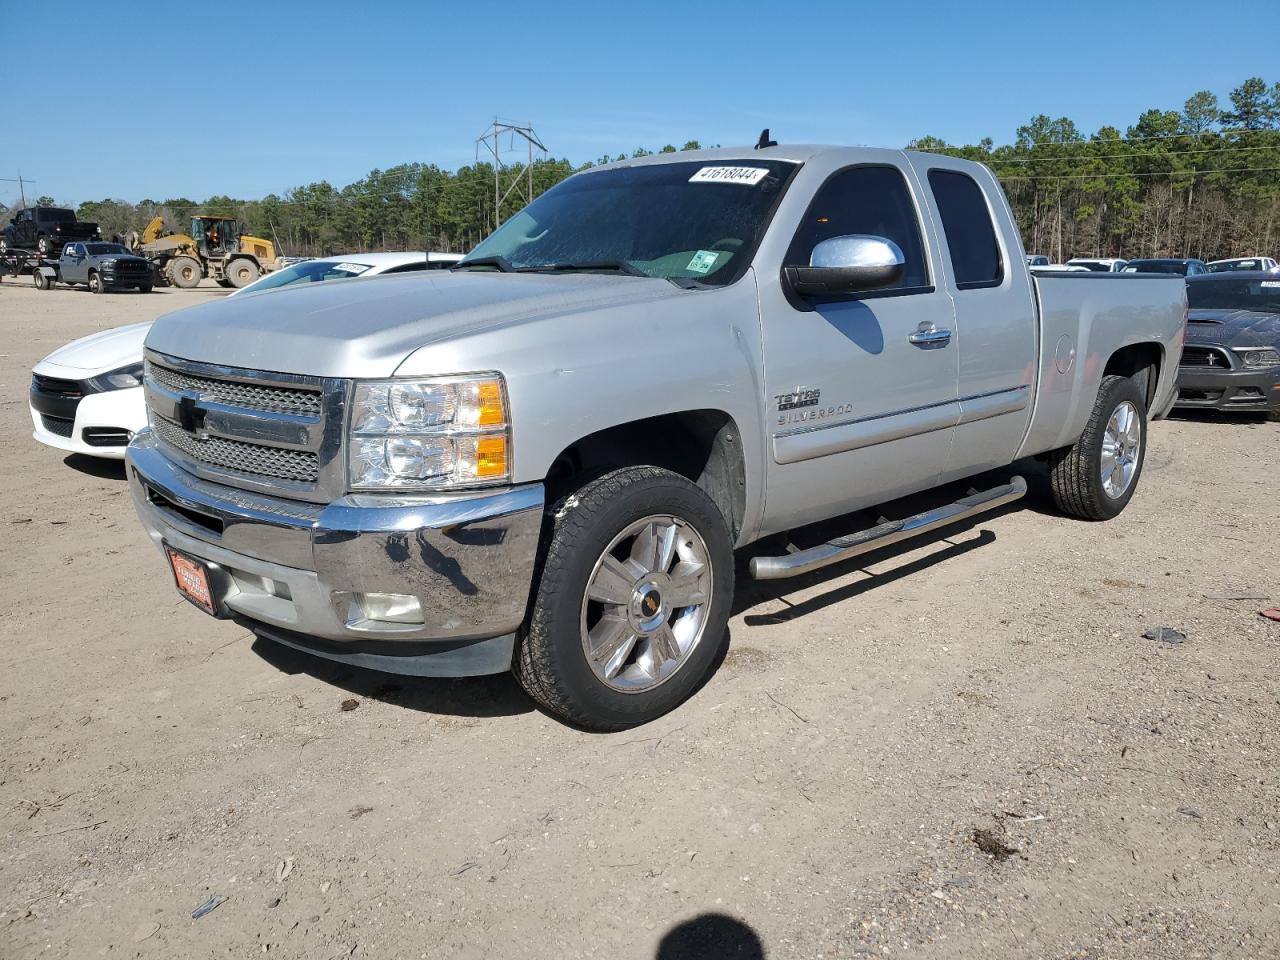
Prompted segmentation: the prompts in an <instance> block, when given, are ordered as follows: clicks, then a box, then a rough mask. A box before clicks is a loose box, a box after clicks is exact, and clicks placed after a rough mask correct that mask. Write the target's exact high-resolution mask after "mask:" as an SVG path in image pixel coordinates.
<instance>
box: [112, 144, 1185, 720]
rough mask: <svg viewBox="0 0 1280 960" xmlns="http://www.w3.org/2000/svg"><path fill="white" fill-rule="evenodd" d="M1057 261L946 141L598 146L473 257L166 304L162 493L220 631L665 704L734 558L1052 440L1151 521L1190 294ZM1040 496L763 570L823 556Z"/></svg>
mask: <svg viewBox="0 0 1280 960" xmlns="http://www.w3.org/2000/svg"><path fill="white" fill-rule="evenodd" d="M1023 258H1024V253H1023V250H1022V247H1021V244H1020V242H1019V238H1018V231H1017V228H1016V226H1015V224H1014V221H1013V219H1012V217H1011V215H1010V211H1009V208H1008V205H1007V203H1006V201H1005V198H1004V195H1003V193H1002V191H1001V189H1000V187H999V184H998V183H997V181H996V179H995V178H994V177H993V176H992V174H991V172H990V171H989V170H988V169H986V168H985V167H983V166H981V165H978V164H975V163H970V162H966V161H961V160H956V159H951V158H948V157H942V156H935V155H930V154H920V153H904V152H901V151H893V150H874V149H848V148H837V147H819V146H768V147H766V148H763V149H757V150H751V149H720V150H711V151H702V152H696V153H680V154H667V155H660V156H655V157H646V158H642V159H636V160H630V161H624V162H620V163H616V164H610V165H606V166H602V167H598V168H595V169H592V170H589V171H587V172H583V173H580V174H578V175H576V176H574V177H571V178H570V179H568V180H566V181H565V182H563V183H561V184H560V185H558V186H556V187H555V188H553V189H551V190H549V191H548V192H546V193H545V194H543V195H542V196H541V197H539V198H538V199H537V200H536V201H534V202H533V203H532V204H530V205H529V207H527V208H526V209H525V210H524V211H522V212H521V213H519V214H518V215H516V216H515V217H513V218H511V219H510V220H509V221H508V222H507V223H505V224H503V225H502V227H501V228H500V229H498V230H497V231H496V232H495V233H494V234H493V235H492V236H490V237H489V238H488V239H487V240H485V241H484V242H483V243H482V244H480V246H479V247H477V248H476V250H474V251H473V252H472V253H471V255H469V256H468V257H467V258H466V259H464V260H463V261H462V262H461V263H460V264H459V265H458V266H457V267H456V268H455V269H454V270H452V271H451V272H448V273H443V272H441V273H435V272H433V273H427V274H418V275H413V276H405V277H392V278H381V279H379V280H378V281H376V282H372V281H366V280H359V279H356V280H343V281H336V282H333V283H326V284H315V285H309V284H308V285H303V286H301V287H299V288H288V289H285V290H282V291H280V292H277V293H269V294H266V295H263V296H259V297H246V298H235V299H233V300H227V301H224V302H214V303H208V304H204V305H200V306H196V307H192V308H190V309H187V310H183V311H180V312H178V313H174V314H170V315H168V316H165V317H162V318H161V319H160V320H159V321H157V322H156V324H155V326H154V327H152V329H151V332H150V334H149V335H148V337H147V341H146V364H147V367H146V374H145V391H146V396H147V404H148V409H149V416H150V429H149V430H147V431H143V432H141V433H139V434H138V435H137V437H136V438H135V439H134V441H133V443H132V444H131V445H130V448H129V452H128V473H129V478H130V482H131V488H132V491H133V496H134V499H135V502H136V505H137V509H138V513H139V515H140V516H141V518H142V521H143V524H144V525H145V526H146V528H147V530H148V532H149V533H150V535H151V538H152V539H153V540H154V541H155V543H156V544H157V546H159V547H161V548H162V550H163V551H164V554H165V556H166V557H167V559H168V562H169V564H170V567H171V569H172V572H173V577H174V581H175V583H176V584H177V587H178V589H179V591H180V592H181V593H182V594H183V595H184V596H185V597H186V598H187V599H189V600H190V601H191V602H193V603H194V604H196V605H197V606H199V607H201V608H202V609H204V610H205V611H206V612H208V613H210V614H213V615H214V616H218V617H225V618H232V619H235V620H237V621H239V622H241V623H243V624H245V625H247V626H248V627H250V628H251V629H253V630H254V631H255V632H256V633H258V634H259V635H260V636H262V637H266V638H270V639H271V640H274V641H277V642H279V643H283V644H287V645H290V646H293V647H296V648H299V649H302V650H305V651H309V652H311V653H314V654H318V655H320V656H323V657H328V658H331V659H334V660H339V661H343V662H346V663H351V664H357V665H362V666H366V667H371V668H375V669H379V670H385V671H393V672H399V673H406V674H416V675H434V676H464V675H474V674H485V673H493V672H498V671H503V670H508V669H510V670H513V671H514V672H515V674H516V676H517V677H518V678H519V680H520V682H521V684H522V685H523V686H524V688H525V689H526V690H527V691H528V692H529V693H530V694H531V695H532V696H533V697H534V698H535V699H536V700H537V701H538V702H539V703H540V704H542V705H543V706H544V707H545V708H547V709H548V710H550V711H552V712H554V713H556V714H558V715H559V716H561V717H563V718H566V719H567V720H569V721H572V722H574V723H577V724H580V725H582V726H585V727H589V728H594V729H603V730H608V729H619V728H623V727H627V726H630V725H634V724H637V723H642V722H644V721H647V720H650V719H652V718H654V717H656V716H659V715H661V714H662V713H664V712H666V711H668V710H670V709H672V708H673V707H675V706H676V705H677V704H679V703H680V702H681V701H682V700H683V699H684V698H685V697H687V696H688V695H689V694H690V693H691V692H692V691H693V690H694V689H695V688H696V687H697V686H698V684H699V682H700V681H701V680H702V679H703V678H704V677H705V675H706V674H707V672H708V671H709V670H710V669H711V668H712V665H713V664H714V663H715V661H716V656H717V653H718V652H719V650H720V649H721V648H722V646H723V643H724V641H725V636H726V629H725V628H726V622H727V619H728V616H729V611H730V601H731V598H732V594H733V590H734V573H735V571H734V566H735V564H734V559H735V558H734V550H735V548H741V547H744V546H746V545H747V544H750V543H752V542H753V541H757V540H760V539H761V538H763V537H765V536H766V535H771V534H779V535H781V534H785V533H786V532H787V531H792V530H795V529H797V528H800V527H803V526H805V525H807V524H811V523H813V522H814V521H820V520H824V519H827V518H832V517H836V516H839V515H843V514H846V513H850V512H852V511H856V510H859V509H861V508H865V507H869V506H873V505H876V504H879V503H883V502H885V501H889V500H892V499H895V498H899V497H903V496H905V495H908V494H911V493H914V492H918V491H922V490H925V489H928V488H932V487H935V486H938V485H940V484H944V483H947V482H949V481H954V480H958V479H961V478H965V477H969V476H973V475H976V474H980V473H986V472H988V471H992V470H993V469H998V468H1002V467H1005V466H1007V465H1009V464H1012V463H1014V461H1016V460H1019V459H1020V458H1024V457H1029V456H1033V455H1038V456H1043V457H1045V458H1047V460H1048V462H1049V474H1050V477H1051V486H1052V490H1053V494H1054V496H1055V498H1056V501H1057V503H1058V504H1059V505H1060V507H1061V508H1062V509H1063V510H1064V511H1066V512H1068V513H1070V514H1073V515H1075V516H1079V517H1083V518H1088V519H1093V520H1103V519H1108V518H1111V517H1114V516H1115V515H1117V514H1118V513H1120V511H1121V510H1123V509H1124V507H1125V505H1126V504H1127V503H1128V502H1129V499H1130V498H1131V497H1132V496H1133V494H1134V490H1135V488H1136V486H1137V483H1138V479H1139V476H1140V474H1141V470H1142V463H1143V455H1144V452H1145V448H1146V431H1147V422H1148V419H1149V416H1159V415H1162V414H1163V413H1164V412H1166V411H1167V409H1168V408H1169V406H1170V405H1171V404H1172V402H1173V399H1174V395H1175V394H1174V378H1175V374H1176V372H1177V367H1178V357H1179V352H1180V350H1181V345H1182V336H1183V330H1184V326H1185V318H1186V294H1185V284H1184V282H1183V280H1182V278H1181V277H1177V278H1170V277H1159V276H1150V277H1148V276H1141V275H1129V276H1125V275H1119V274H1099V273H1086V272H1081V273H1063V274H1041V275H1037V276H1032V275H1031V274H1030V273H1029V271H1028V269H1027V267H1026V264H1025V261H1024V259H1023ZM1025 489H1026V485H1025V482H1024V481H1023V479H1022V478H1021V477H1018V476H1009V477H1008V479H1007V482H1003V483H999V484H998V485H997V486H995V487H994V488H993V489H988V490H984V491H981V492H979V493H974V494H970V495H968V496H966V497H964V498H963V499H960V500H958V501H956V502H954V503H951V504H948V505H946V506H944V507H942V508H939V509H936V510H931V511H929V512H926V513H923V514H919V515H917V516H913V517H909V518H907V519H904V520H896V521H892V522H885V523H882V524H880V525H879V526H876V527H873V528H871V529H868V530H864V531H862V532H860V533H857V534H853V535H849V536H844V537H841V538H839V539H836V540H832V541H829V542H823V543H820V544H819V545H817V546H810V547H808V548H803V549H802V548H796V547H789V548H788V549H787V550H785V551H782V550H779V551H778V552H777V555H757V556H754V557H753V558H752V559H751V561H750V565H749V569H750V572H751V574H752V575H753V576H755V577H758V578H778V577H786V576H791V575H794V574H797V573H803V572H806V571H810V570H814V569H816V568H818V567H821V566H823V565H825V564H829V563H833V562H836V561H839V560H842V559H844V558H846V557H850V556H854V555H856V554H858V553H861V552H864V551H867V550H870V549H873V548H876V547H879V546H882V545H884V544H887V543H892V542H893V541H895V540H899V539H902V538H904V537H907V536H911V535H913V534H916V533H921V532H924V531H927V530H932V529H934V528H937V527H939V526H941V525H943V524H946V523H950V522H953V521H956V520H959V519H962V518H964V517H968V516H971V515H974V514H976V513H979V512H981V511H983V510H988V509H991V508H993V507H996V506H999V505H1001V504H1004V503H1007V502H1009V501H1012V500H1015V499H1017V498H1018V497H1020V496H1021V495H1022V494H1023V492H1024V491H1025ZM775 539H776V540H782V536H779V537H777V538H775Z"/></svg>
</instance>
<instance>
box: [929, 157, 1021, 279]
mask: <svg viewBox="0 0 1280 960" xmlns="http://www.w3.org/2000/svg"><path fill="white" fill-rule="evenodd" d="M929 188H930V189H931V190H933V199H934V200H935V201H936V202H937V204H938V213H940V214H941V215H942V229H943V232H945V233H946V235H947V247H948V248H949V249H950V250H951V269H952V271H953V272H954V273H955V275H956V286H957V287H958V288H959V289H961V290H971V289H973V288H974V287H994V286H995V285H996V284H998V283H999V282H1000V281H1001V279H1003V277H1004V270H1003V268H1002V267H1001V264H1000V245H999V244H998V243H996V230H995V225H994V224H992V222H991V211H990V210H988V209H987V200H986V197H984V196H983V195H982V188H981V187H979V186H978V185H977V183H975V182H974V180H973V178H972V177H969V176H967V175H965V174H963V173H955V172H954V171H951V170H930V171H929Z"/></svg>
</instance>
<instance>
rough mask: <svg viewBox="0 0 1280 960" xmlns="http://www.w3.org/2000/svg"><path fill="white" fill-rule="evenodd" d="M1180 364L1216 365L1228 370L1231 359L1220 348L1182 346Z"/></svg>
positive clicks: (1220, 368) (1185, 365)
mask: <svg viewBox="0 0 1280 960" xmlns="http://www.w3.org/2000/svg"><path fill="white" fill-rule="evenodd" d="M1180 365H1181V366H1184V367H1211V368H1212V367H1216V368H1217V369H1219V370H1229V369H1230V368H1231V361H1230V360H1229V359H1227V355H1226V354H1225V353H1223V352H1222V351H1221V350H1217V349H1215V348H1213V347H1183V348H1182V360H1181V361H1180Z"/></svg>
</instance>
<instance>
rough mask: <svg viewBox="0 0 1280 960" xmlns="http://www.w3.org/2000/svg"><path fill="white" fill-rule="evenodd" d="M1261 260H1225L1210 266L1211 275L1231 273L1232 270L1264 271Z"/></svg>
mask: <svg viewBox="0 0 1280 960" xmlns="http://www.w3.org/2000/svg"><path fill="white" fill-rule="evenodd" d="M1263 269H1265V267H1264V266H1263V264H1262V261H1261V260H1223V261H1222V262H1221V263H1211V264H1209V272H1210V273H1229V272H1230V271H1232V270H1263Z"/></svg>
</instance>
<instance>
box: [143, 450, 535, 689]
mask: <svg viewBox="0 0 1280 960" xmlns="http://www.w3.org/2000/svg"><path fill="white" fill-rule="evenodd" d="M127 462H128V466H127V471H128V475H129V486H130V489H131V491H132V493H133V500H134V506H135V507H136V508H137V511H138V516H139V517H140V518H141V520H142V523H143V526H145V527H146V529H147V532H148V533H149V534H150V535H151V539H152V540H153V541H154V542H155V543H156V545H157V546H160V545H161V544H162V543H167V544H169V546H171V547H173V548H174V549H175V550H179V551H181V552H183V553H186V554H189V555H191V556H193V557H197V558H199V559H200V560H203V561H205V563H206V564H208V565H209V568H210V574H211V577H212V579H213V580H214V581H215V582H214V588H215V592H216V593H217V594H218V595H219V601H220V603H219V607H220V611H219V612H220V615H221V616H225V617H229V618H233V619H237V620H241V621H244V622H246V624H247V625H248V626H250V627H251V628H254V629H255V630H258V631H259V632H260V633H262V634H264V635H266V636H268V637H271V638H272V639H276V640H279V641H281V642H284V643H288V644H290V645H292V646H299V647H303V648H304V649H310V650H311V652H314V653H317V654H320V655H321V656H327V657H329V658H330V659H336V660H344V661H348V662H352V663H357V664H359V665H364V666H371V667H375V668H377V669H383V670H392V671H394V672H404V673H417V674H422V675H444V676H459V675H467V674H480V673H495V672H498V671H500V670H504V669H506V668H507V667H509V666H510V658H511V648H512V640H513V637H514V634H515V631H516V629H517V627H519V625H520V623H521V621H522V620H523V619H524V615H525V608H526V605H527V603H528V598H529V590H530V585H531V583H532V580H533V569H534V558H535V554H536V552H537V546H538V537H539V534H540V530H541V525H542V512H543V488H542V486H541V484H530V485H527V486H520V487H513V488H509V489H506V490H500V491H474V492H471V493H468V494H466V495H435V496H430V497H403V496H395V495H348V496H345V497H341V498H340V499H338V500H336V501H335V502H333V503H330V504H313V503H304V502H301V501H298V500H286V499H282V498H279V497H272V496H268V495H266V494H262V493H256V492H250V491H245V490H239V489H236V488H234V487H229V486H226V485H223V484H219V483H213V482H210V481H207V480H203V479H200V478H198V477H195V476H192V475H191V474H189V473H187V472H186V471H184V470H182V469H180V468H179V467H177V466H176V465H174V464H173V463H172V462H171V461H170V460H169V459H167V458H166V457H164V456H163V455H162V454H161V452H160V451H159V449H158V447H157V443H156V441H155V440H154V438H153V437H152V436H151V433H150V431H143V432H141V433H139V434H138V435H137V436H136V437H135V438H134V440H133V442H132V443H131V444H130V446H129V450H128V455H127ZM362 593H392V594H405V595H412V596H416V597H417V598H418V599H419V601H420V602H421V606H422V612H423V621H424V622H422V623H418V624H405V623H390V622H385V621H376V620H369V619H366V618H365V616H364V613H363V610H362V608H361V606H360V604H359V603H358V601H357V597H356V595H357V594H362ZM315 638H318V639H317V640H316V642H314V643H313V642H312V640H313V639H315ZM473 641H490V642H489V643H488V644H475V643H473ZM433 651H436V653H438V654H439V656H438V657H435V659H437V660H438V661H439V662H438V664H437V665H436V666H435V667H433V666H431V664H430V663H429V662H427V661H430V660H431V659H432V658H433ZM402 658H403V659H402ZM424 658H425V659H424ZM382 661H386V662H382ZM411 661H422V662H415V663H411ZM397 664H401V665H402V666H403V667H404V668H403V669H399V668H398V667H397Z"/></svg>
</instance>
